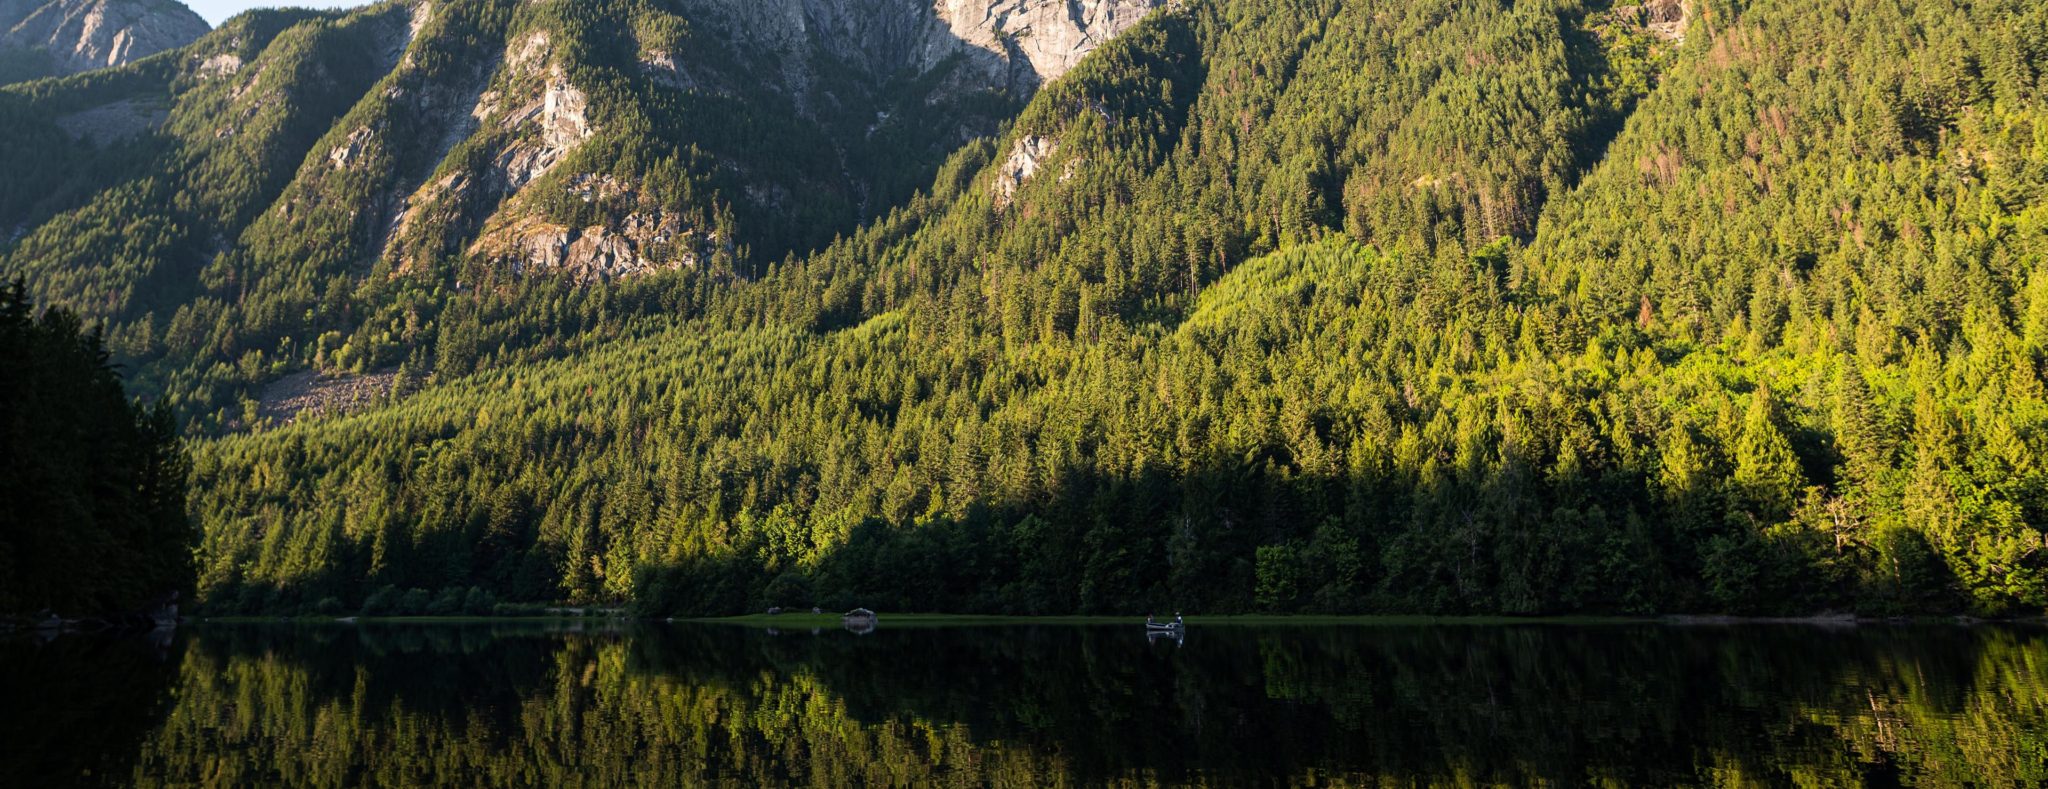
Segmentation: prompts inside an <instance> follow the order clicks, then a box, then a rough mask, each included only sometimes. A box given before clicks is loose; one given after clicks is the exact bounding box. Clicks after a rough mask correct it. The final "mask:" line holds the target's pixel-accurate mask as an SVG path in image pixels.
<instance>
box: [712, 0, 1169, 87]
mask: <svg viewBox="0 0 2048 789" xmlns="http://www.w3.org/2000/svg"><path fill="white" fill-rule="evenodd" d="M696 2H697V3H698V4H700V5H701V6H703V7H704V8H706V9H707V10H710V11H712V12H713V13H714V15H716V16H718V17H722V18H723V19H724V20H725V21H727V22H729V23H731V24H732V25H733V27H734V29H733V31H732V32H733V33H734V34H735V36H734V37H735V38H738V39H740V40H742V41H745V42H747V43H749V44H752V45H755V46H760V47H766V48H768V49H770V50H772V51H774V52H776V53H777V55H778V56H779V58H780V60H781V62H782V63H783V64H784V70H785V77H786V78H787V79H788V81H789V82H790V84H791V85H792V86H794V87H795V88H797V90H798V91H799V92H802V91H803V90H804V89H805V88H807V87H808V86H809V84H810V82H811V81H812V78H813V76H814V75H813V73H812V72H813V68H814V61H816V60H817V58H816V57H815V55H814V52H817V53H823V54H824V55H825V56H826V58H827V59H828V60H831V61H837V62H839V63H845V64H852V65H854V66H856V67H858V68H860V69H861V70H863V71H866V72H867V73H868V74H870V75H873V76H882V77H887V76H894V75H899V74H903V73H906V72H907V73H911V74H926V73H930V72H932V71H934V70H936V69H939V68H941V67H942V66H944V65H946V64H947V63H949V62H953V59H954V58H956V57H957V58H960V59H961V60H963V61H965V65H966V66H967V68H965V69H962V70H961V71H960V72H959V73H956V74H955V75H954V77H955V80H956V86H957V87H973V88H993V89H1020V88H1021V89H1024V90H1029V89H1030V88H1032V87H1035V86H1037V85H1039V84H1041V83H1044V82H1049V81H1051V80H1054V79H1058V78H1059V77H1060V75H1061V74H1065V73H1066V72H1067V70H1068V69H1070V68H1073V66H1074V64H1075V63H1078V62H1080V60H1081V58H1082V57H1083V56H1085V55H1087V54H1088V52H1090V51H1091V50H1093V49H1094V48H1095V47H1097V46H1099V45H1100V44H1101V43H1102V42H1104V41H1107V40H1109V39H1110V38H1113V37H1115V36H1116V34H1118V33H1121V32H1123V31H1124V30H1125V29H1127V28H1129V27H1130V26H1131V25H1134V24H1137V23H1138V20H1140V19H1143V18H1144V17H1145V15H1146V14H1148V13H1151V11H1152V10H1153V9H1155V8H1158V7H1160V6H1163V5H1167V0H696ZM814 48H815V49H814Z"/></svg>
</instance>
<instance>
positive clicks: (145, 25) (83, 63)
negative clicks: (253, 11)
mask: <svg viewBox="0 0 2048 789" xmlns="http://www.w3.org/2000/svg"><path fill="white" fill-rule="evenodd" d="M206 31H207V24H206V20H204V19H200V18H199V15H198V14H195V13H192V9H190V8H186V7H185V5H184V4H183V3H179V2H178V1H177V0H49V2H38V0H5V2H0V83H7V82H16V81H19V80H24V79H33V78H36V77H43V76H49V75H52V74H73V73H77V72H80V71H89V70H91V69H96V68H107V67H109V66H119V65H123V64H126V63H131V62H134V61H137V60H141V59H142V58H146V57H149V56H150V55H154V54H156V53H158V52H162V51H164V50H167V49H177V48H178V47H182V46H184V45H186V44H190V43H192V41H193V40H194V39H197V38H199V37H200V36H202V35H205V34H206Z"/></svg>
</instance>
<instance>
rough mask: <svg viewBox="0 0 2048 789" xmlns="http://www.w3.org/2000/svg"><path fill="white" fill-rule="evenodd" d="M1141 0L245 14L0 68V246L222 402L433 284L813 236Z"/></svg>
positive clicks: (364, 345) (992, 123)
mask: <svg viewBox="0 0 2048 789" xmlns="http://www.w3.org/2000/svg"><path fill="white" fill-rule="evenodd" d="M1153 5H1154V0H1113V1H1111V2H1103V3H1097V4H1093V5H1089V6H1085V7H1083V6H1073V7H1071V8H1069V7H1067V6H1058V9H1059V11H1058V13H1053V12H1052V11H1048V10H1045V9H1050V8H1053V6H1051V5H1046V6H1045V7H1044V8H1043V9H1038V10H1020V9H1019V8H1017V7H1010V6H1001V5H998V6H975V5H970V4H964V3H955V4H950V5H946V6H927V5H924V4H921V3H919V2H915V0H817V1H815V2H784V3H769V4H763V3H737V2H724V0H701V1H693V2H687V3H679V4H673V5H662V4H649V3H639V2H634V3H626V2H619V3H594V4H593V3H539V4H532V3H529V4H520V3H515V2H509V0H463V1H460V2H442V3H431V2H414V3H405V2H390V3H384V4H381V5H377V6H372V7H370V8H367V9H363V10H361V11H356V12H350V13H338V14H321V13H312V12H303V11H265V12H256V13H251V14H245V15H243V16H240V17H237V18H236V19H234V20H231V21H230V22H229V23H227V24H226V25H225V26H223V28H222V29H221V30H218V31H216V32H214V33H213V34H211V35H209V36H207V37H205V38H204V39H203V40H201V41H199V42H197V43H196V44H194V45H193V46H191V47H188V48H186V49H184V50H181V51H180V52H179V53H178V54H177V55H175V56H172V57H167V58H164V59H159V60H154V61H151V62H149V63H148V64H146V65H140V66H138V67H136V68H132V69H128V70H125V71H119V72H109V73H105V74H95V75H90V76H86V77H80V78H75V79H73V80H69V81H64V82H58V83H49V84H38V85H35V86H31V87H23V88H20V89H17V90H13V91H10V92H8V93H6V94H0V124H5V125H6V127H7V128H8V129H9V132H8V134H9V139H10V140H12V141H14V142H15V143H16V144H15V145H12V146H10V148H9V150H7V151H6V152H4V153H0V159H4V160H5V164H6V165H7V172H8V173H9V175H8V180H9V181H10V183H9V184H8V186H9V188H8V189H7V197H5V198H0V225H4V226H11V227H13V228H14V230H13V231H12V232H11V233H10V235H11V236H12V238H13V242H12V244H11V248H10V249H7V250H6V251H5V252H0V270H5V271H8V272H12V273H21V274H27V275H29V277H28V279H29V282H30V284H31V287H32V288H33V289H34V290H35V295H36V297H37V298H39V299H42V300H53V301H57V302H61V303H65V304H70V305H75V306H76V307H77V308H78V309H79V310H80V311H81V312H83V313H84V314H86V315H88V316H89V317H93V318H98V319H106V320H109V321H111V326H110V328H109V336H110V343H111V344H112V345H113V347H114V348H115V350H116V352H117V353H120V354H123V355H124V356H125V357H127V358H131V359H135V360H136V361H137V366H138V367H139V368H140V370H141V373H142V379H143V386H144V388H145V389H146V390H152V391H156V392H160V393H162V394H164V395H165V396H167V397H168V398H169V399H170V401H171V402H173V403H174V404H175V405H177V406H178V407H179V409H180V410H181V411H184V412H186V413H196V414H199V415H201V417H202V419H203V420H205V421H206V422H208V423H209V424H213V425H218V426H227V425H230V424H231V423H239V422H241V421H244V420H240V417H241V416H242V411H243V410H244V409H243V408H241V407H240V404H239V401H240V400H241V399H243V398H247V397H251V396H254V395H255V393H256V389H257V387H258V386H259V385H260V384H261V383H262V382H263V381H264V380H267V379H269V378H271V377H272V371H271V368H272V367H273V366H275V365H277V364H284V365H286V366H289V367H300V366H305V365H307V364H312V365H315V366H320V367H335V368H369V369H380V368H381V369H389V368H391V367H392V366H393V365H397V364H399V363H401V362H404V361H408V356H409V354H410V353H411V352H412V351H413V350H416V348H408V347H403V345H405V344H404V343H392V342H389V339H390V335H389V334H388V332H385V331H383V330H382V329H381V328H373V327H377V326H378V325H379V324H386V325H388V324H389V323H390V322H392V321H397V322H401V323H408V324H412V325H415V326H416V325H418V324H419V323H420V322H421V321H422V320H427V321H431V320H432V319H431V318H430V317H427V316H423V315H420V314H419V312H418V311H419V309H421V308H422V306H423V305H432V306H431V307H427V308H428V309H438V308H439V307H440V305H441V304H443V303H444V302H445V301H446V300H445V299H443V298H442V297H441V296H439V295H436V293H435V291H436V290H437V289H440V288H451V289H453V290H456V291H467V290H470V289H472V288H476V287H478V286H479V283H488V282H498V281H505V282H514V281H521V280H524V279H526V278H527V277H528V275H543V276H545V277H546V278H547V279H550V280H561V281H564V282H567V283H572V284H577V283H589V282H595V281H608V280H616V279H621V278H628V277H632V276H635V275H639V274H644V273H648V272H653V271H668V270H685V271H688V272H691V273H692V274H694V275H697V276H700V277H702V278H704V279H706V280H708V281H709V280H719V279H722V278H730V277H751V276H755V275H757V274H759V273H760V272H761V271H763V270H765V269H766V268H767V267H769V266H770V265H772V264H774V263H776V262H778V261H780V260H782V259H783V258H785V257H787V256H789V255H793V254H798V253H803V252H807V251H808V250H811V249H814V248H817V247H819V246H822V245H825V244H827V243H829V242H831V241H832V239H833V238H834V236H836V235H843V234H847V233H850V232H852V231H853V230H855V229H856V228H857V227H859V226H860V224H861V223H863V222H865V221H869V220H872V219H873V218H875V217H876V216H877V215H878V214H880V213H882V212H884V211H885V210H888V209H890V208H892V207H894V206H897V205H900V204H901V203H903V202H904V201H905V200H907V199H908V198H909V197H910V195H911V194H912V193H913V192H914V191H915V190H916V189H917V188H919V187H922V186H925V185H928V184H929V183H930V180H931V178H932V176H933V173H934V172H935V171H936V169H937V168H938V166H939V164H940V163H941V162H942V161H943V160H944V159H945V157H946V156H947V155H948V154H949V153H951V152H952V151H953V150H955V149H956V148H958V147H959V146H961V145H963V144H965V143H966V142H967V141H969V140H972V139H976V138H979V137H984V136H986V135H989V134H993V133H995V132H996V131H998V130H999V128H1000V125H1001V124H1002V123H1004V122H1006V121H1007V119H1008V118H1009V117H1010V116H1011V115H1013V114H1014V113H1015V112H1016V111H1017V109H1018V108H1019V107H1021V106H1022V101H1023V100H1024V99H1026V98H1027V97H1028V96H1029V95H1030V94H1031V92H1032V91H1033V90H1034V89H1035V88H1036V86H1037V85H1039V84H1040V83H1041V82H1042V81H1044V80H1046V79H1050V78H1053V77H1056V76H1057V75H1058V74H1060V73H1061V72H1062V71H1063V70H1065V69H1066V68H1068V67H1069V65H1070V64H1071V63H1072V62H1073V61H1074V60H1076V59H1077V58H1079V57H1080V55H1081V54H1082V53H1085V52H1086V51H1087V50H1088V49H1089V48H1090V47H1092V46H1094V45H1096V44H1097V43H1100V42H1101V41H1103V40H1107V39H1108V38H1110V37H1112V36H1113V35H1114V34H1115V32H1116V31H1118V30H1120V29H1122V28H1123V27H1126V26H1128V25H1130V24H1132V23H1134V22H1135V21H1136V20H1138V19H1139V18H1141V17H1142V16H1143V15H1144V13H1145V12H1146V11H1147V10H1149V9H1150V8H1152V7H1153ZM1033 8H1038V7H1037V6H1033ZM399 291H407V292H414V293H413V295H399V294H398V293H397V292H399ZM575 298H580V296H576V297H575ZM401 303H403V304H404V306H403V307H400V306H399V305H400V304H401ZM373 316H374V317H373ZM252 353H253V354H255V356H253V357H252V356H250V354H252ZM337 354H338V356H337ZM280 357H282V358H280ZM211 359H219V360H223V361H225V362H227V366H221V367H215V366H214V365H212V364H211V362H210V361H202V360H211ZM245 360H246V361H247V364H244V361H245ZM423 364H424V362H423ZM419 366H420V365H415V367H419ZM238 368H248V369H238Z"/></svg>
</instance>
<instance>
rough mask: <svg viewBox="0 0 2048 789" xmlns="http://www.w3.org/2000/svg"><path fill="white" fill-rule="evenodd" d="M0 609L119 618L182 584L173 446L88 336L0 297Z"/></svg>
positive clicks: (56, 312)
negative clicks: (131, 398) (132, 398)
mask: <svg viewBox="0 0 2048 789" xmlns="http://www.w3.org/2000/svg"><path fill="white" fill-rule="evenodd" d="M0 369H4V370H6V371H7V373H6V375H4V376H0V612H8V613H15V614H27V613H30V612H34V611H39V610H45V609H47V610H51V611H55V612H58V613H62V614H65V615H72V616H77V615H126V614H136V613H140V612H143V611H144V610H145V609H147V608H150V607H153V606H155V605H157V604H159V603H163V602H172V601H175V600H177V599H178V595H179V594H181V593H189V592H190V590H191V589H192V586H193V575H192V546H193V542H194V537H195V534H194V529H193V526H192V523H191V521H190V520H189V519H188V518H187V517H186V513H185V475H186V471H187V468H188V467H187V464H186V459H185V453H184V448H183V442H182V441H181V440H180V439H179V438H178V435H177V430H176V428H175V426H174V424H173V423H172V421H171V417H170V414H169V412H167V411H165V410H164V409H163V408H161V407H157V408H146V407H144V406H142V405H140V404H137V403H131V402H130V401H129V400H128V398H127V395H126V394H125V393H124V392H123V391H122V389H121V378H120V376H119V375H118V374H117V373H116V371H115V368H114V367H113V365H111V364H109V363H108V362H107V352H106V348H105V346H104V345H103V344H102V342H101V338H100V335H99V333H98V332H97V331H96V330H87V329H85V327H84V326H83V324H82V323H81V322H80V321H79V319H78V317H77V316H75V315H73V314H71V313H70V312H67V311H65V310H62V309H49V310H42V311H40V312H39V311H38V310H36V309H34V308H33V306H32V305H31V304H30V302H29V300H28V296H27V293H26V289H25V288H24V287H23V286H22V285H21V284H20V283H19V282H15V283H9V284H8V285H6V286H5V287H4V288H0Z"/></svg>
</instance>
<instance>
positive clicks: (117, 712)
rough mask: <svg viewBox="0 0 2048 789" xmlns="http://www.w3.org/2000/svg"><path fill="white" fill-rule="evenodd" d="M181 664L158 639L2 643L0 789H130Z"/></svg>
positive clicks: (88, 638) (73, 638)
mask: <svg viewBox="0 0 2048 789" xmlns="http://www.w3.org/2000/svg"><path fill="white" fill-rule="evenodd" d="M179 662H180V661H179V659H178V656H177V652H176V649H175V646H174V645H173V644H170V643H166V642H165V641H164V640H163V639H160V638H156V637H154V635H153V634H151V635H132V634H131V635H122V636H109V637H95V636H77V635H67V636H62V637H58V638H55V639H53V640H49V641H41V640H37V639H31V638H25V637H24V638H0V786H9V787H40V786H71V785H95V784H113V785H119V784H123V783H126V782H127V777H128V775H129V773H130V772H131V771H132V769H133V765H134V764H135V759H136V753H137V752H138V751H139V750H140V749H141V747H142V744H143V738H144V737H146V736H148V735H149V734H150V731H151V730H152V729H154V728H155V727H156V725H157V722H158V721H159V720H160V719H161V717H162V715H163V713H164V709H165V706H166V703H167V702H168V701H169V699H170V690H171V686H172V684H173V683H174V682H176V681H177V679H178V674H179Z"/></svg>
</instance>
